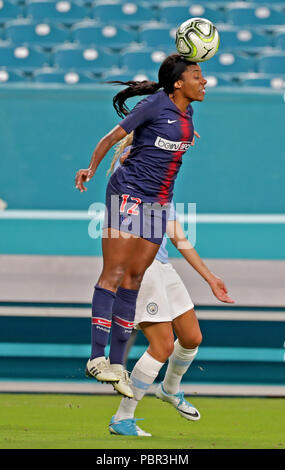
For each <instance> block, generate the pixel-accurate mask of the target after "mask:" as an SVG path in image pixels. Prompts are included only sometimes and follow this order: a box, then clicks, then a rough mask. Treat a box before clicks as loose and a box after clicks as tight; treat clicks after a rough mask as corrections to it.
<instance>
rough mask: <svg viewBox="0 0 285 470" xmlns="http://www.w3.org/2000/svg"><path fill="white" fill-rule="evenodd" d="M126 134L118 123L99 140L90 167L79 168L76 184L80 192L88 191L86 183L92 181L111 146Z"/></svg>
mask: <svg viewBox="0 0 285 470" xmlns="http://www.w3.org/2000/svg"><path fill="white" fill-rule="evenodd" d="M126 135H127V132H126V131H125V130H124V129H123V128H122V127H121V126H119V125H117V126H115V127H114V128H113V129H112V130H111V131H110V132H109V133H108V134H106V135H105V136H104V137H103V138H102V139H101V140H100V141H99V143H98V144H97V146H96V147H95V150H94V152H93V154H92V157H91V161H90V163H89V167H88V168H87V169H85V170H79V171H78V172H77V173H76V178H75V186H76V188H77V189H79V191H80V192H83V191H87V188H86V187H85V186H84V183H85V182H88V181H90V179H91V178H92V177H93V176H94V174H95V171H96V169H97V167H98V165H99V163H100V162H101V160H103V158H104V157H105V155H106V154H107V152H108V151H109V150H110V148H111V147H113V145H115V144H116V143H117V142H119V141H120V140H121V139H123V138H124V137H126Z"/></svg>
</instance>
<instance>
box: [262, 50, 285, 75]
mask: <svg viewBox="0 0 285 470" xmlns="http://www.w3.org/2000/svg"><path fill="white" fill-rule="evenodd" d="M258 72H260V73H270V74H285V53H284V52H283V53H282V52H281V53H279V54H277V53H276V54H268V55H265V56H263V57H261V58H260V59H259V61H258Z"/></svg>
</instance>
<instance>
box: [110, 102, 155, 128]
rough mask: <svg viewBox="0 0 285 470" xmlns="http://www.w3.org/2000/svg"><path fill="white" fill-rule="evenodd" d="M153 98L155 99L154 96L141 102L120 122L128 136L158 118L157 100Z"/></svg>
mask: <svg viewBox="0 0 285 470" xmlns="http://www.w3.org/2000/svg"><path fill="white" fill-rule="evenodd" d="M151 98H154V95H151V97H147V98H144V99H143V100H141V101H139V102H138V103H137V104H136V106H135V107H134V108H133V109H132V110H131V111H130V112H129V114H128V115H127V116H126V117H125V118H124V119H123V120H122V121H121V122H119V126H121V127H122V128H123V129H124V130H125V131H126V132H127V133H128V134H129V133H130V132H132V131H134V130H135V129H136V128H137V127H139V126H141V125H142V124H145V123H146V122H150V121H152V120H153V119H154V118H155V117H156V116H157V99H151Z"/></svg>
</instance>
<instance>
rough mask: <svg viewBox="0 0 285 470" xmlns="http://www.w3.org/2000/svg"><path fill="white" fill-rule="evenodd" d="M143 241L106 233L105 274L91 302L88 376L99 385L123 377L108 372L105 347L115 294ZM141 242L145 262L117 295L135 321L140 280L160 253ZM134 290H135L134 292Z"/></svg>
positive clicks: (102, 274) (104, 246) (104, 247)
mask: <svg viewBox="0 0 285 470" xmlns="http://www.w3.org/2000/svg"><path fill="white" fill-rule="evenodd" d="M140 240H142V239H140V238H137V237H134V236H132V235H129V236H128V237H127V236H126V234H121V233H120V232H118V231H116V230H114V229H112V228H109V229H107V236H105V237H103V239H102V248H103V270H102V273H101V275H100V278H99V280H98V283H97V285H96V286H95V290H94V295H93V299H92V327H91V357H90V359H89V361H88V363H87V367H86V373H87V375H91V376H93V377H95V378H96V379H97V380H100V381H110V382H118V381H119V380H120V376H121V373H120V374H118V373H116V372H115V371H112V370H110V368H109V364H108V362H107V360H106V358H105V347H106V345H107V343H108V338H109V334H110V329H111V324H112V314H113V307H114V302H115V299H116V291H117V289H118V286H119V284H120V282H121V281H122V278H123V276H124V274H125V272H126V271H127V268H128V266H129V264H130V263H131V261H133V259H134V256H135V254H137V245H138V241H140ZM142 241H143V242H145V244H142V243H141V244H140V249H141V250H145V252H144V256H142V261H140V258H139V257H137V258H138V259H137V265H136V270H135V272H134V274H133V278H134V281H133V283H129V286H130V287H131V288H130V289H125V290H124V289H123V290H121V291H120V292H119V295H118V297H119V298H121V297H122V296H123V299H121V301H119V304H122V303H124V306H126V305H128V309H129V312H128V315H129V316H130V317H132V318H133V317H134V314H135V304H136V297H137V289H136V288H137V287H138V285H139V283H138V279H140V278H142V276H143V273H144V270H145V269H146V267H145V265H146V264H147V262H148V263H151V261H152V259H153V258H154V256H155V254H156V251H157V245H155V244H153V243H150V242H147V241H146V240H142ZM132 287H135V288H134V289H132ZM130 321H131V320H130ZM132 321H133V320H132ZM128 331H129V330H128ZM130 331H131V330H130ZM119 363H120V359H119Z"/></svg>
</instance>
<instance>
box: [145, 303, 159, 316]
mask: <svg viewBox="0 0 285 470" xmlns="http://www.w3.org/2000/svg"><path fill="white" fill-rule="evenodd" d="M146 310H147V313H149V314H150V315H155V314H156V313H157V312H158V305H157V304H156V303H155V302H150V303H149V304H148V305H147V307H146Z"/></svg>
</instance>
